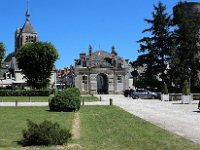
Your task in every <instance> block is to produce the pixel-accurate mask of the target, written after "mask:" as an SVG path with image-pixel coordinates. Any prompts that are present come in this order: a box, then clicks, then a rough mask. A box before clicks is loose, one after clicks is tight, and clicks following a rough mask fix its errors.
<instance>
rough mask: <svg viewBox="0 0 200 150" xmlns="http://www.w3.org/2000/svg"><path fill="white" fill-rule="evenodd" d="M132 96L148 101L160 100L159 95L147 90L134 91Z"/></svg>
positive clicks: (138, 89)
mask: <svg viewBox="0 0 200 150" xmlns="http://www.w3.org/2000/svg"><path fill="white" fill-rule="evenodd" d="M130 96H131V97H132V98H133V99H135V98H146V99H154V98H158V94H157V93H155V92H151V91H149V90H147V89H145V88H137V89H136V90H133V91H132V92H130Z"/></svg>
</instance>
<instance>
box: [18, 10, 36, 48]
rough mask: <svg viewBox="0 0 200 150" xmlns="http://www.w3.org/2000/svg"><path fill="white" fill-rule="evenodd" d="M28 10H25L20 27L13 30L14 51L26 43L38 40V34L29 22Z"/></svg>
mask: <svg viewBox="0 0 200 150" xmlns="http://www.w3.org/2000/svg"><path fill="white" fill-rule="evenodd" d="M30 16H31V14H30V11H29V9H28V8H27V10H26V21H25V23H24V25H23V27H22V28H21V29H17V30H16V32H15V52H16V51H17V50H18V49H19V48H21V47H22V46H23V45H25V44H26V43H33V42H37V41H38V35H37V32H36V31H35V29H34V28H33V26H32V25H31V22H30Z"/></svg>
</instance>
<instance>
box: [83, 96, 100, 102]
mask: <svg viewBox="0 0 200 150" xmlns="http://www.w3.org/2000/svg"><path fill="white" fill-rule="evenodd" d="M83 99H84V101H85V102H95V101H99V99H98V98H97V97H96V96H91V95H81V100H83Z"/></svg>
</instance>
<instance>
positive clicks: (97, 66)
mask: <svg viewBox="0 0 200 150" xmlns="http://www.w3.org/2000/svg"><path fill="white" fill-rule="evenodd" d="M129 68H130V66H129V65H128V61H126V60H124V59H123V58H122V57H119V56H117V53H116V51H115V47H114V46H112V49H111V53H108V52H106V51H103V50H98V51H95V52H92V47H91V46H89V54H88V55H87V54H86V53H80V56H79V58H78V59H75V67H74V76H75V87H76V88H78V89H79V90H80V92H81V93H82V94H123V92H124V90H126V89H128V88H129V82H128V81H129V79H128V70H129Z"/></svg>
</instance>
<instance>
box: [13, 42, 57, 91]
mask: <svg viewBox="0 0 200 150" xmlns="http://www.w3.org/2000/svg"><path fill="white" fill-rule="evenodd" d="M16 58H17V61H18V67H19V68H20V69H22V72H23V74H24V75H25V78H26V79H27V84H28V85H29V86H31V87H32V88H37V89H40V88H45V87H47V85H48V83H49V81H50V76H51V74H52V71H53V67H54V62H55V61H56V60H57V59H58V53H57V50H56V48H55V47H54V46H53V45H52V44H51V43H47V42H44V43H43V42H36V43H28V44H26V45H24V46H23V47H22V48H20V49H19V50H18V51H17V53H16Z"/></svg>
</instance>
